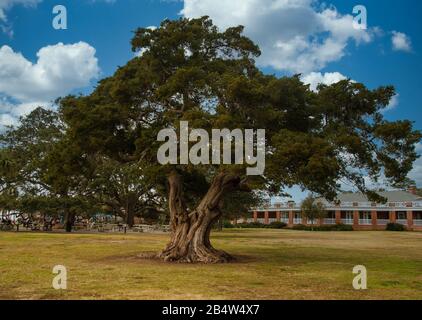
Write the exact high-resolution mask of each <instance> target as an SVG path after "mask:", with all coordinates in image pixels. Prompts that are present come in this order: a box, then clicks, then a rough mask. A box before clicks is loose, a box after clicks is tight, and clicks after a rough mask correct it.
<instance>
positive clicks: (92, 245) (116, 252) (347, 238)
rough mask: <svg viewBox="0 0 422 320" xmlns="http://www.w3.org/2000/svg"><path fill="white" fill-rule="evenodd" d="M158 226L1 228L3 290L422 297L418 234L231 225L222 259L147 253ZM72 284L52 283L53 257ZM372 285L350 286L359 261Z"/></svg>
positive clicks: (10, 295)
mask: <svg viewBox="0 0 422 320" xmlns="http://www.w3.org/2000/svg"><path fill="white" fill-rule="evenodd" d="M167 239H168V235H161V234H139V235H138V234H133V235H117V234H114V235H113V234H71V235H65V234H40V233H19V234H16V233H0V299H422V233H416V232H415V233H388V232H343V233H336V232H333V233H331V232H327V233H316V232H315V233H312V232H300V231H290V230H283V231H281V230H228V231H224V232H214V233H213V244H214V246H215V247H217V248H221V249H224V250H226V251H228V252H230V253H232V254H233V255H235V256H236V257H237V261H236V262H235V263H232V264H226V265H186V264H166V263H163V262H159V261H153V260H144V259H140V258H138V257H137V256H138V255H139V254H140V253H142V252H147V251H158V250H159V249H160V248H162V247H163V246H164V245H165V243H166V241H167ZM59 264H60V265H64V266H66V267H67V270H68V290H65V291H56V290H54V289H53V288H52V285H51V283H52V279H53V277H54V275H53V273H52V269H53V266H55V265H59ZM358 264H362V265H365V266H366V267H367V270H368V290H366V291H356V290H354V289H353V288H352V280H353V277H354V275H353V273H352V269H353V267H354V266H355V265H358Z"/></svg>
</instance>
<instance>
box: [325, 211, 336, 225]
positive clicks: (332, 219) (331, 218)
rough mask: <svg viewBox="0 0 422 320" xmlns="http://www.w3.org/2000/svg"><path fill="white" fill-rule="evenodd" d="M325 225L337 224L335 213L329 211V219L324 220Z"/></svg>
mask: <svg viewBox="0 0 422 320" xmlns="http://www.w3.org/2000/svg"><path fill="white" fill-rule="evenodd" d="M324 224H336V212H335V211H327V217H326V218H325V219H324Z"/></svg>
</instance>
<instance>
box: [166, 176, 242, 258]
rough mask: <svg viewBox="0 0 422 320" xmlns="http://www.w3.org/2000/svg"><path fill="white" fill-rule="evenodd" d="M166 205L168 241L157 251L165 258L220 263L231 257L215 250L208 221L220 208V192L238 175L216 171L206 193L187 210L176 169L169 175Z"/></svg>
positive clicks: (231, 185) (234, 182) (232, 186)
mask: <svg viewBox="0 0 422 320" xmlns="http://www.w3.org/2000/svg"><path fill="white" fill-rule="evenodd" d="M168 181H169V186H170V191H169V209H170V222H171V230H172V234H171V241H170V243H169V244H168V245H167V247H166V249H165V250H164V251H162V252H161V253H160V254H159V257H160V258H162V259H164V260H165V261H177V262H189V263H194V262H200V263H222V262H229V261H230V260H232V257H231V256H230V255H229V254H227V253H225V252H224V251H220V250H216V249H214V248H213V247H212V245H211V242H210V232H211V228H212V225H213V223H214V222H215V221H217V220H218V219H219V218H220V216H221V214H222V212H221V205H222V198H223V195H224V193H226V192H227V191H229V190H233V189H235V188H237V187H239V184H240V178H239V177H236V176H233V175H230V174H227V173H224V172H223V173H220V174H218V175H217V176H216V177H215V178H214V181H213V182H212V184H211V186H210V188H209V190H208V192H207V194H206V195H205V196H204V198H203V199H202V200H201V202H200V204H199V205H198V206H197V207H196V209H195V210H193V211H191V212H188V210H187V209H186V206H185V203H184V200H183V183H182V179H181V177H180V176H179V175H178V174H177V173H172V174H171V175H170V176H169V178H168Z"/></svg>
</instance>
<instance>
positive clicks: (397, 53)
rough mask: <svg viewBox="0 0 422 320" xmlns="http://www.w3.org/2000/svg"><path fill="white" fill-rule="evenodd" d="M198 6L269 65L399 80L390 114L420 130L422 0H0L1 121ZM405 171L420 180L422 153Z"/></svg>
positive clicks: (84, 82)
mask: <svg viewBox="0 0 422 320" xmlns="http://www.w3.org/2000/svg"><path fill="white" fill-rule="evenodd" d="M58 4H61V5H64V6H65V7H66V8H67V17H68V29H67V30H55V29H54V28H53V27H52V20H53V18H54V15H53V14H52V9H53V7H54V6H55V5H58ZM358 4H360V5H364V6H365V7H366V8H367V11H368V29H367V30H363V31H358V30H354V29H352V27H351V23H349V22H350V21H351V20H350V18H351V15H352V10H353V7H354V6H355V5H358ZM182 10H183V13H182ZM204 14H207V15H210V16H211V18H213V19H214V21H215V22H216V24H218V25H219V26H220V27H221V28H224V27H227V26H229V25H231V24H244V25H245V26H246V32H247V34H248V36H250V37H251V38H252V39H253V40H255V41H256V42H258V43H259V44H260V46H261V48H262V49H263V57H262V59H261V60H260V61H258V63H259V64H260V66H262V69H263V70H264V71H265V72H269V73H276V74H278V75H286V74H287V75H288V74H292V73H296V72H297V73H303V75H304V79H306V80H307V81H308V82H310V83H315V82H318V81H323V82H324V81H328V82H329V81H331V82H332V81H334V80H336V79H337V80H339V79H340V78H342V77H348V78H351V79H353V80H356V81H359V82H363V83H365V84H366V85H367V86H369V87H371V88H375V87H376V86H379V85H389V84H392V85H394V86H396V88H397V93H398V96H397V97H396V99H395V101H394V103H392V106H391V108H390V109H389V110H388V111H386V112H385V116H386V118H387V119H389V120H397V119H411V120H413V121H415V126H416V128H418V129H422V109H421V99H420V97H419V95H420V91H421V90H420V77H421V74H422V59H421V56H420V55H421V52H422V48H421V46H422V35H421V33H420V30H421V29H422V28H421V27H422V26H421V24H422V22H421V21H422V2H421V1H415V0H401V1H394V0H384V1H376V0H360V1H350V0H332V1H326V2H325V3H322V2H321V1H312V0H259V1H258V0H252V1H247V2H246V1H240V0H233V1H227V0H212V1H211V0H196V1H194V0H185V1H177V0H174V1H171V0H167V1H164V0H161V1H160V0H146V1H137V0H114V1H110V0H78V1H72V0H61V1H57V0H0V26H1V28H0V124H2V125H6V124H16V121H17V117H18V116H20V115H23V114H26V113H27V112H29V111H30V110H31V109H32V108H33V105H34V104H39V105H44V104H45V105H47V104H48V102H50V101H51V100H53V99H54V97H55V96H56V95H65V94H69V93H77V92H82V93H88V92H90V90H92V87H93V85H94V84H95V83H96V81H97V80H98V79H100V78H102V77H105V76H108V75H111V74H112V73H113V72H114V71H115V70H116V68H117V66H119V65H124V64H125V63H126V62H127V61H128V60H129V59H131V58H132V57H133V53H132V52H131V50H130V44H129V42H130V39H131V37H132V31H133V30H135V29H136V28H137V27H148V26H158V25H159V23H160V22H161V21H162V20H163V19H165V18H170V19H174V18H178V17H180V16H182V15H184V16H187V17H196V16H201V15H204ZM393 40H394V41H395V42H394V44H393ZM59 43H63V45H62V46H58V44H59ZM43 48H44V49H43ZM41 49H43V50H41ZM40 50H41V51H40ZM38 52H39V56H37V53H38ZM28 79H29V80H28ZM31 79H32V80H31ZM304 81H305V80H304ZM419 150H420V151H422V150H421V145H419ZM411 177H412V178H414V179H415V180H417V182H418V183H419V184H420V185H421V186H422V163H421V161H418V162H417V163H416V165H415V170H414V171H413V172H412V174H411ZM294 194H295V196H296V197H300V193H299V192H297V191H295V192H294Z"/></svg>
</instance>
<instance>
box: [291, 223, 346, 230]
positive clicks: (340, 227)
mask: <svg viewBox="0 0 422 320" xmlns="http://www.w3.org/2000/svg"><path fill="white" fill-rule="evenodd" d="M312 229H313V230H312ZM293 230H301V231H353V227H352V226H350V225H345V224H336V225H332V226H314V227H311V226H305V225H302V224H300V225H297V226H294V227H293Z"/></svg>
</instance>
